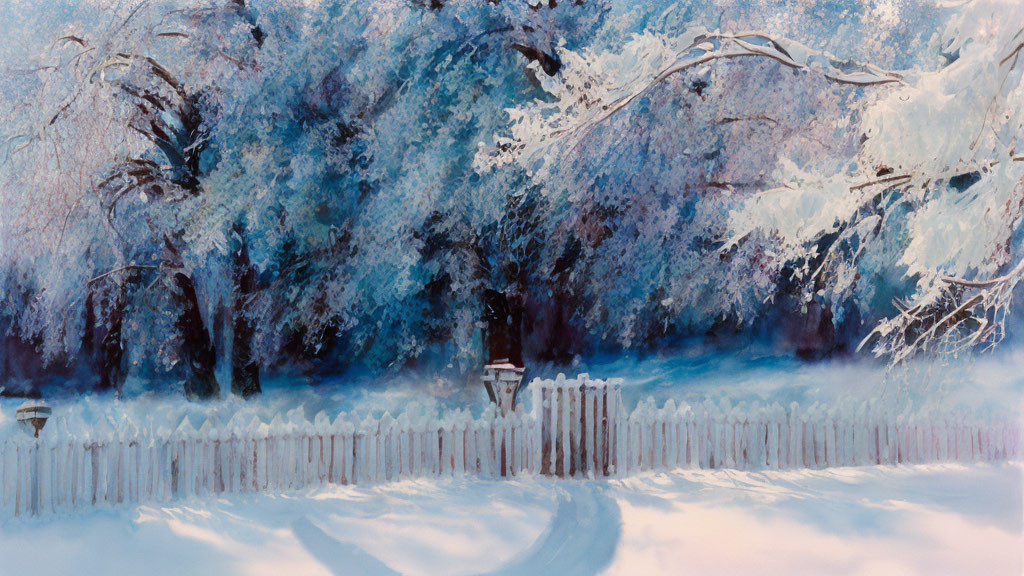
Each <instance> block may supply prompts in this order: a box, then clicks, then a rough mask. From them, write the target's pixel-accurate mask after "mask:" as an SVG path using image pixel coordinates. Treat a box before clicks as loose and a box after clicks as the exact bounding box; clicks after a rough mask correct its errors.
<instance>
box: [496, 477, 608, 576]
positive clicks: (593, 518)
mask: <svg viewBox="0 0 1024 576" xmlns="http://www.w3.org/2000/svg"><path fill="white" fill-rule="evenodd" d="M558 491H559V492H560V494H559V498H558V508H557V509H556V510H555V513H554V515H553V516H552V518H551V522H550V523H549V524H548V527H547V528H545V529H544V532H543V533H542V534H541V535H540V536H538V537H537V540H536V541H534V543H533V544H531V545H530V547H529V548H528V549H526V550H525V551H523V552H522V553H521V554H520V555H519V557H518V558H517V559H515V560H512V561H511V562H509V563H508V564H506V565H505V566H503V567H501V568H499V569H498V570H497V571H495V572H492V573H490V575H489V576H519V575H522V576H537V574H595V573H597V572H599V571H600V570H601V569H603V568H605V567H606V566H608V564H609V563H610V562H611V560H612V557H613V556H614V555H615V548H616V546H617V545H618V543H619V537H620V535H621V532H622V515H621V513H620V511H619V505H618V503H617V502H615V500H614V499H613V498H611V497H609V496H608V495H606V494H605V493H604V489H603V488H602V487H600V486H597V485H593V484H583V483H580V484H578V485H576V486H572V487H569V488H559V489H558Z"/></svg>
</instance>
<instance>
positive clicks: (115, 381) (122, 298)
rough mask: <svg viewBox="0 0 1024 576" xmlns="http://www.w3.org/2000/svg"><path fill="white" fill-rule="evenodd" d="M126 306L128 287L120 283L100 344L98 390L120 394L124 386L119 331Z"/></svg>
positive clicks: (122, 345) (122, 323)
mask: <svg viewBox="0 0 1024 576" xmlns="http://www.w3.org/2000/svg"><path fill="white" fill-rule="evenodd" d="M127 305H128V287H127V285H126V284H125V283H124V282H122V283H120V284H119V285H118V288H117V295H116V296H115V297H114V301H113V302H111V305H110V313H109V315H108V316H107V330H106V333H105V334H104V335H103V340H102V341H101V342H100V349H99V352H100V358H99V367H98V368H99V376H100V381H99V384H98V387H99V389H100V390H110V389H111V388H113V389H114V391H116V392H117V393H120V392H121V387H122V385H123V384H124V379H125V376H126V374H125V370H124V364H123V360H124V344H123V341H122V339H121V329H122V327H123V326H124V310H125V307H126V306H127Z"/></svg>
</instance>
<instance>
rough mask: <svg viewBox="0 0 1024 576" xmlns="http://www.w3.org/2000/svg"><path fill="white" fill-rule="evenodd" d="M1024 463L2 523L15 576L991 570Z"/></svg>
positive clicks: (730, 476) (704, 478)
mask: <svg viewBox="0 0 1024 576" xmlns="http://www.w3.org/2000/svg"><path fill="white" fill-rule="evenodd" d="M1022 478H1024V465H1022V464H1021V463H1019V462H1018V463H1010V464H1002V465H992V466H989V465H974V466H967V467H965V466H960V465H930V466H912V467H896V468H894V467H870V468H835V469H830V470H822V471H801V472H760V473H754V472H738V471H713V472H712V471H678V472H673V473H669V474H656V475H643V476H637V477H634V478H629V479H625V480H613V481H607V482H580V481H551V480H545V479H532V478H531V479H522V480H516V481H507V482H503V481H485V480H468V479H458V480H442V481H407V482H399V483H395V484H389V485H385V486H377V487H332V488H330V489H325V490H320V491H315V492H308V493H301V494H290V495H284V496H278V497H266V496H254V497H234V498H232V499H218V500H192V501H185V502H182V503H180V504H177V505H173V506H168V507H148V506H142V507H137V508H121V509H117V510H113V511H110V510H107V511H96V512H91V513H86V514H81V515H74V516H69V517H66V518H57V519H52V518H51V519H48V520H43V521H38V520H19V521H14V522H8V523H7V524H4V525H2V526H0V558H3V570H2V572H3V573H4V574H28V573H31V574H36V575H49V574H53V575H58V574H59V575H67V574H152V575H159V574H195V575H203V574H216V575H218V576H227V575H231V574H246V575H250V574H251V575H260V574H266V575H277V574H301V575H306V574H308V575H319V574H324V575H329V574H335V575H339V574H346V575H347V574H395V573H401V574H409V575H417V574H487V573H496V574H530V575H540V574H596V573H602V574H624V575H625V574H737V573H752V574H783V573H786V574H886V575H894V574H987V575H1003V574H1005V575H1014V576H1016V575H1018V574H1021V573H1022V569H1024V526H1022V514H1024V504H1022Z"/></svg>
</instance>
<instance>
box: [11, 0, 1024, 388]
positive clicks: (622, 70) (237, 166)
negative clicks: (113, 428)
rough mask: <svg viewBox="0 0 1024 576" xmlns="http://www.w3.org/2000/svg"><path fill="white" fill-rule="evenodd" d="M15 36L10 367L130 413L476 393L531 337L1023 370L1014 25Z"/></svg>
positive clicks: (247, 16)
mask: <svg viewBox="0 0 1024 576" xmlns="http://www.w3.org/2000/svg"><path fill="white" fill-rule="evenodd" d="M16 8H17V9H14V10H8V11H5V13H4V15H2V16H0V23H2V25H3V27H4V29H5V30H6V32H7V37H8V38H9V39H11V40H12V41H10V42H5V43H4V45H3V47H0V58H2V65H3V70H2V74H0V114H2V115H3V119H4V122H3V123H2V125H0V135H2V136H3V139H4V142H5V144H4V149H3V157H2V162H3V164H2V171H0V186H2V194H0V212H2V214H3V218H0V282H2V288H0V290H2V292H0V295H2V296H3V302H4V304H3V307H2V309H0V330H3V331H4V332H5V334H4V337H5V340H4V342H5V344H4V353H5V355H7V356H8V357H10V356H14V355H15V354H14V353H13V352H10V351H11V350H13V349H14V348H12V346H15V344H17V346H21V348H18V349H19V350H23V349H28V350H33V349H34V350H36V351H37V352H38V354H39V355H40V358H41V359H42V360H44V361H46V362H49V363H50V365H51V366H55V367H56V366H65V367H67V368H65V371H66V372H68V373H74V374H76V375H79V376H82V378H84V379H86V380H89V379H90V378H93V377H94V376H95V377H98V379H99V382H100V384H101V385H102V386H114V387H118V386H119V385H120V384H119V382H121V381H123V379H124V377H125V374H126V373H129V372H133V371H135V372H140V373H151V372H153V371H157V370H159V371H164V370H170V371H171V372H172V373H173V374H175V375H176V378H177V379H179V380H183V381H184V382H185V383H186V387H185V389H186V392H187V393H188V394H189V395H190V396H197V397H202V396H209V395H215V394H216V393H217V390H218V388H219V385H218V380H219V379H220V380H223V379H224V378H225V376H224V372H223V371H221V368H222V367H224V368H225V369H226V366H227V365H228V364H229V365H230V374H231V375H230V379H231V382H232V389H233V390H234V391H236V392H238V393H241V394H248V393H250V392H251V391H258V389H259V368H260V367H271V366H276V365H282V364H290V365H297V366H300V367H302V368H303V369H304V370H307V371H316V370H329V369H340V368H344V367H347V366H351V365H357V364H359V365H363V366H367V367H369V368H371V369H375V370H378V369H387V368H400V367H402V366H406V365H409V364H411V363H414V362H428V363H435V364H437V365H439V366H451V367H453V368H458V369H466V368H469V367H472V366H474V365H476V364H479V363H481V362H482V361H484V360H486V359H487V358H486V356H487V353H486V352H485V349H486V347H487V342H488V340H489V339H491V338H493V337H494V332H495V331H496V329H497V328H496V327H500V326H506V325H507V326H509V327H510V328H508V331H509V332H510V333H511V336H510V341H511V345H512V346H513V347H521V348H522V353H523V354H524V355H525V356H528V357H531V358H553V359H564V358H567V357H571V356H572V355H573V354H577V353H587V352H593V351H595V350H601V349H605V350H613V351H617V350H623V349H633V348H636V349H651V348H656V347H660V346H663V345H666V342H670V341H672V340H674V339H677V338H681V337H686V336H689V335H693V334H705V333H709V332H710V333H712V334H714V335H716V336H717V335H721V334H724V333H735V332H737V331H741V332H742V331H751V332H754V331H763V330H770V331H772V332H773V333H774V334H775V335H778V336H779V337H780V338H781V341H783V342H784V343H785V344H786V345H787V346H792V347H795V348H797V349H800V350H803V351H810V352H812V353H820V352H828V351H829V350H831V349H833V348H836V347H841V346H843V345H844V344H847V343H853V344H856V343H857V342H858V341H860V340H861V339H862V338H864V337H865V336H868V335H869V334H871V335H874V336H878V338H877V339H875V340H871V342H876V344H875V346H876V347H875V350H876V351H877V352H879V353H886V354H889V355H891V356H892V357H893V358H895V359H897V360H900V359H904V358H906V357H908V356H910V355H911V354H913V353H915V352H916V351H919V350H922V349H928V350H934V349H935V348H936V346H938V347H939V348H942V349H950V350H960V349H963V348H966V347H970V346H971V345H973V344H976V343H987V344H993V343H995V342H996V341H998V340H999V339H1000V338H1001V337H1002V336H1003V334H1004V331H1005V321H1004V317H1005V315H1006V313H1007V311H1008V310H1009V307H1010V303H1011V297H1012V295H1013V290H1014V287H1015V286H1016V285H1017V283H1018V281H1019V279H1020V277H1021V275H1022V268H1021V266H1020V265H1019V263H1020V262H1021V261H1022V260H1021V259H1020V257H1019V256H1018V253H1019V250H1020V246H1019V242H1020V233H1019V231H1018V230H1019V220H1020V215H1021V202H1022V199H1024V193H1022V188H1021V187H1022V186H1024V184H1021V177H1022V174H1024V173H1022V170H1024V162H1020V161H1019V160H1020V159H1021V156H1020V153H1019V152H1016V151H1015V148H1016V145H1017V139H1018V138H1017V137H1018V135H1019V134H1020V133H1021V130H1022V124H1021V116H1020V109H1021V104H1022V95H1024V93H1022V90H1024V88H1022V82H1021V69H1022V67H1024V64H1020V65H1018V62H1017V60H1018V57H1019V53H1020V50H1021V43H1022V42H1024V9H1022V8H1021V7H1020V6H1019V5H1018V4H1017V3H1015V2H1012V1H1009V0H1007V1H1002V2H1001V1H999V0H974V1H973V2H967V3H963V4H962V5H957V6H946V5H945V4H941V3H938V4H937V3H933V2H930V1H927V0H919V1H916V2H906V3H893V2H887V1H877V2H876V1H870V2H856V3H849V4H847V3H842V5H840V4H837V3H831V2H817V1H815V0H799V1H797V0H794V1H792V2H787V3H785V5H774V4H773V5H771V6H768V5H759V4H748V3H744V2H735V3H721V2H700V1H698V2H688V3H676V2H668V1H665V2H628V1H622V2H618V1H594V2H591V1H587V2H548V3H530V2H519V1H516V2H496V3H491V2H477V1H475V0H451V1H441V2H419V1H414V0H373V1H367V2H359V1H353V0H323V1H320V2H309V3H305V4H304V5H302V6H297V5H294V4H292V3H282V2H269V1H267V2H263V1H260V0H253V1H243V0H203V1H201V2H181V3H178V2H176V1H175V0H165V1H163V2H121V3H116V4H111V3H109V2H103V1H96V2H87V3H80V4H78V3H66V4H62V3H53V4H49V5H46V6H28V5H25V6H16ZM894 299H895V302H896V304H897V305H898V307H894V304H893V302H894ZM498 310H500V312H498ZM499 316H500V317H499ZM872 330H874V332H873V333H872ZM935 341H940V343H937V344H936V345H934V346H933V345H932V342H935ZM17 355H18V356H19V358H18V359H15V363H18V362H22V361H23V359H22V358H21V356H24V354H22V353H20V352H19V353H18V354H17ZM8 364H9V362H8ZM4 371H5V373H4V376H3V378H5V379H10V378H11V377H12V376H11V374H10V372H11V370H10V369H9V368H8V367H7V364H5V367H4Z"/></svg>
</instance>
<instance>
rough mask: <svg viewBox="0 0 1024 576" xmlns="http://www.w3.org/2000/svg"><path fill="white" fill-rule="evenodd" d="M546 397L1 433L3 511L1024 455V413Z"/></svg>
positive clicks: (589, 383)
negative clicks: (160, 427) (63, 432)
mask: <svg viewBox="0 0 1024 576" xmlns="http://www.w3.org/2000/svg"><path fill="white" fill-rule="evenodd" d="M530 389H531V390H532V394H533V411H532V412H531V413H529V414H527V413H525V412H523V411H522V409H520V410H519V411H518V412H514V413H511V414H509V415H508V416H507V417H504V418H503V417H501V416H499V415H497V414H496V413H495V411H494V410H493V409H488V410H487V411H486V412H485V413H484V414H483V415H482V416H481V417H479V418H476V419H474V418H472V417H470V415H469V414H468V413H466V412H463V411H457V412H456V413H454V414H448V415H446V416H445V417H444V418H440V419H437V418H425V417H421V418H409V417H408V416H407V415H401V416H399V417H398V418H393V417H392V416H391V415H389V414H385V415H384V416H383V417H382V418H366V419H364V420H361V421H354V420H352V419H351V418H348V417H346V416H344V415H340V416H339V417H338V418H336V419H335V420H334V421H333V422H331V421H330V420H329V419H328V418H327V417H325V416H324V415H323V414H321V415H320V416H318V417H317V418H316V419H315V420H314V421H313V422H302V423H298V424H295V423H293V424H285V423H283V422H282V421H281V420H280V419H275V420H274V421H273V422H272V423H270V424H266V423H259V422H254V423H252V424H251V425H249V426H247V427H245V429H244V430H243V431H239V430H238V428H237V427H232V428H231V429H230V430H229V429H227V428H225V429H223V430H217V429H214V428H212V427H211V426H210V425H209V424H206V425H204V426H203V428H201V429H199V430H196V429H194V428H193V427H191V425H190V424H189V423H188V420H185V421H184V422H183V424H182V426H180V427H179V428H178V429H177V430H175V431H174V432H172V433H170V434H166V435H160V437H155V436H150V435H149V434H148V433H147V432H145V431H143V432H141V433H124V434H117V433H112V434H111V435H110V436H109V437H107V438H95V439H88V440H83V439H76V438H71V437H56V435H55V434H54V435H50V434H47V433H46V432H47V431H46V430H44V434H43V435H42V436H43V437H42V438H40V439H38V440H37V439H34V438H31V437H29V436H28V435H18V436H17V437H13V438H10V439H8V440H7V441H5V442H0V518H3V517H11V516H21V515H25V514H44V513H60V512H64V511H70V510H75V509H79V508H83V507H90V506H103V505H118V504H122V503H146V502H149V503H160V502H168V501H170V500H172V499H178V498H184V497H191V496H199V497H202V496H207V495H213V494H222V493H254V492H282V491H287V490H296V489H302V488H309V487H316V486H323V485H326V484H366V483H376V482H386V481H393V480H399V479H404V478H417V477H442V476H453V475H474V476H482V477H488V478H501V477H511V476H519V475H523V474H532V475H550V476H557V477H573V478H595V477H603V476H613V475H627V474H632V473H635V472H639V471H648V470H665V469H674V468H739V469H778V468H805V467H810V468H822V467H826V466H862V465H873V464H900V463H919V462H945V461H958V462H976V461H996V460H1006V459H1013V458H1016V457H1018V456H1019V454H1020V445H1021V429H1020V426H1019V423H1017V422H1005V423H991V422H988V423H981V422H975V421H971V420H969V419H968V418H967V417H965V416H964V415H951V414H940V413H933V412H909V411H906V412H903V413H900V414H895V413H893V412H892V411H891V410H890V409H889V408H888V407H887V406H885V405H876V404H871V403H861V404H857V405H854V404H843V405H840V406H837V407H824V406H821V405H814V406H811V407H809V408H807V409H802V408H800V407H799V406H797V405H796V404H793V405H791V406H790V407H789V409H788V410H786V409H784V408H783V407H781V406H779V405H778V404H773V405H771V406H758V405H746V404H740V405H737V406H729V405H721V404H714V403H711V402H705V403H703V404H700V405H697V406H689V405H681V406H676V404H675V403H674V402H673V401H671V400H670V401H668V402H667V403H666V404H665V405H664V406H662V407H661V408H657V407H655V406H654V403H653V402H652V401H648V402H644V403H641V404H640V405H639V406H637V407H636V408H635V409H634V410H633V411H632V412H627V411H626V410H625V409H624V407H623V405H622V399H621V394H620V391H619V388H618V386H617V385H615V384H609V383H607V382H603V381H600V380H590V379H589V378H587V377H586V375H581V376H580V377H578V378H577V379H565V378H563V377H561V376H560V377H559V378H558V379H557V380H555V381H551V380H546V381H541V380H535V381H534V382H533V383H531V385H530Z"/></svg>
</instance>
